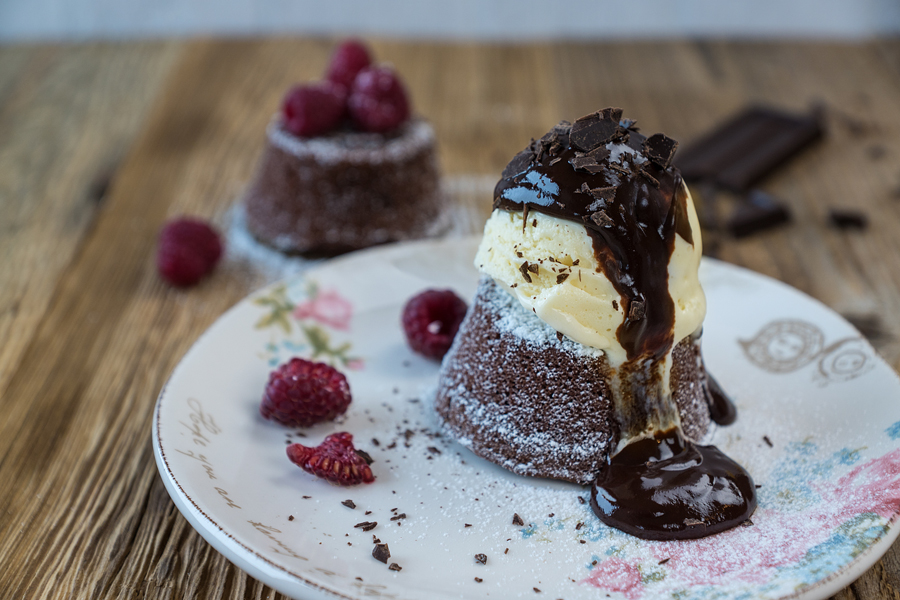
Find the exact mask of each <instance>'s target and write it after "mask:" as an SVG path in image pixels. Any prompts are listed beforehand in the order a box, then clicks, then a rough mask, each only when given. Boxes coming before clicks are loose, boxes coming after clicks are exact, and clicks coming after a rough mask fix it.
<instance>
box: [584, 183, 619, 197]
mask: <svg viewBox="0 0 900 600" xmlns="http://www.w3.org/2000/svg"><path fill="white" fill-rule="evenodd" d="M589 192H590V194H591V196H593V197H594V198H596V199H597V200H612V199H613V198H615V197H616V188H615V186H609V187H602V188H592V189H591V190H589Z"/></svg>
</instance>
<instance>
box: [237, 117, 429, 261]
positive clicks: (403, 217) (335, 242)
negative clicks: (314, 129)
mask: <svg viewBox="0 0 900 600" xmlns="http://www.w3.org/2000/svg"><path fill="white" fill-rule="evenodd" d="M441 209H442V203H441V193H440V187H439V171H438V166H437V159H436V154H435V138H434V132H433V130H432V128H431V126H430V125H429V124H428V123H426V122H425V121H423V120H421V119H415V118H414V119H410V120H408V121H407V122H405V123H404V124H402V125H401V126H399V127H398V128H396V129H394V130H392V131H390V132H388V133H369V132H359V131H337V132H333V133H330V134H328V135H324V136H318V137H310V138H303V137H298V136H296V135H293V134H292V133H290V132H289V131H287V130H286V129H285V128H284V126H283V124H282V122H281V121H280V119H276V120H274V121H273V122H272V123H271V124H270V125H269V128H268V131H267V142H266V149H265V152H264V155H263V157H262V160H261V163H260V166H259V169H258V171H257V174H256V177H255V179H254V181H253V183H252V184H251V186H250V188H249V190H248V192H247V195H246V198H245V211H246V222H247V228H248V229H249V230H250V232H251V233H252V234H253V235H254V237H256V238H257V239H258V240H260V241H262V242H263V243H265V244H267V245H269V246H272V247H274V248H275V249H277V250H280V251H282V252H285V253H298V254H322V255H334V254H340V253H342V252H348V251H351V250H357V249H360V248H366V247H368V246H373V245H376V244H383V243H386V242H394V241H400V240H407V239H414V238H421V237H425V236H427V235H429V234H430V233H431V230H432V229H433V228H434V226H435V223H436V221H438V220H439V216H440V214H441Z"/></svg>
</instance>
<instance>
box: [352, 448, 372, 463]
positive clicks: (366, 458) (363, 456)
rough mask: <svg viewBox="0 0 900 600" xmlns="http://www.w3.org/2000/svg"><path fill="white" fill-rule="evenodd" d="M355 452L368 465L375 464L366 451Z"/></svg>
mask: <svg viewBox="0 0 900 600" xmlns="http://www.w3.org/2000/svg"><path fill="white" fill-rule="evenodd" d="M355 452H356V455H357V456H359V457H360V458H361V459H363V460H364V461H366V464H367V465H371V464H372V463H373V462H375V460H374V459H373V458H372V457H371V456H369V453H368V452H366V451H365V450H355Z"/></svg>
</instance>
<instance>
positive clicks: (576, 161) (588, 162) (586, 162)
mask: <svg viewBox="0 0 900 600" xmlns="http://www.w3.org/2000/svg"><path fill="white" fill-rule="evenodd" d="M569 164H570V165H572V167H573V168H575V169H584V170H587V168H588V167H594V166H598V165H597V159H596V158H594V157H592V156H587V155H583V156H576V157H575V158H573V159H572V160H570V161H569ZM585 185H587V184H585Z"/></svg>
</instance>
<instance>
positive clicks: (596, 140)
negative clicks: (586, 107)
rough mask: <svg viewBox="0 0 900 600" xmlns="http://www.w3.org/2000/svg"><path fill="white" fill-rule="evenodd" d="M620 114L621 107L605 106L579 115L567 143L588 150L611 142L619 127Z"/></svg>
mask: <svg viewBox="0 0 900 600" xmlns="http://www.w3.org/2000/svg"><path fill="white" fill-rule="evenodd" d="M616 111H618V112H616ZM616 115H617V116H616ZM621 116H622V110H621V109H611V108H606V109H603V110H601V111H598V112H595V113H591V114H589V115H585V116H583V117H581V118H580V119H578V120H577V121H575V123H574V124H573V125H572V132H571V133H570V134H569V143H570V144H571V145H572V146H574V147H576V148H578V149H580V150H584V151H585V152H588V151H590V150H593V149H594V148H596V147H598V146H601V145H603V144H606V143H608V142H611V141H612V140H613V138H614V137H615V135H616V133H617V131H618V129H619V118H621Z"/></svg>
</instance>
